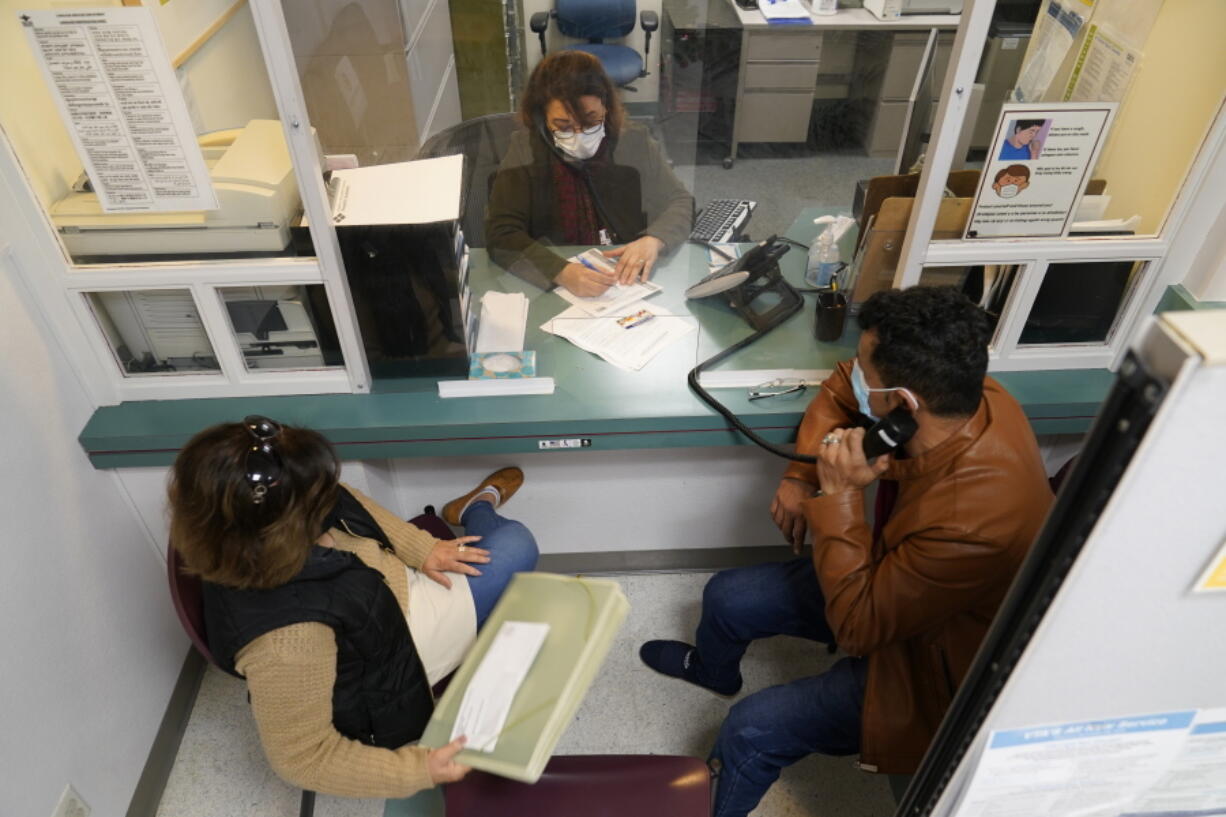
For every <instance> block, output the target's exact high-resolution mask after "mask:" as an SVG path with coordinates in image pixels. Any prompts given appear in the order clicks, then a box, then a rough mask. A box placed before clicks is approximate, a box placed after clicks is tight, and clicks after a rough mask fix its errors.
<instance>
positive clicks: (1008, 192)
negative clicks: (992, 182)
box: [1000, 184, 1022, 199]
mask: <svg viewBox="0 0 1226 817" xmlns="http://www.w3.org/2000/svg"><path fill="white" fill-rule="evenodd" d="M1020 192H1022V190H1021V188H1019V187H1018V186H1017V185H1016V184H1006V185H1005V186H1004V187H1002V188H1000V197H1001V198H1002V199H1011V198H1013V197H1014V196H1016V195H1017V194H1018V193H1020Z"/></svg>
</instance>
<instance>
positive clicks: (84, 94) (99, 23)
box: [17, 7, 218, 213]
mask: <svg viewBox="0 0 1226 817" xmlns="http://www.w3.org/2000/svg"><path fill="white" fill-rule="evenodd" d="M17 19H18V22H19V23H20V24H21V26H22V27H23V29H24V30H25V32H26V37H27V40H28V41H29V43H30V47H31V48H32V49H33V51H34V55H35V56H36V57H37V58H38V62H39V66H40V68H41V69H42V73H43V77H44V79H45V80H46V82H47V86H48V88H49V89H50V90H51V94H52V96H53V97H54V98H55V102H56V105H57V106H58V108H59V111H60V117H61V119H63V121H64V126H65V127H66V128H67V129H68V134H69V136H70V137H72V141H73V144H74V145H75V146H76V149H77V155H78V156H79V158H80V159H81V163H82V164H83V165H84V166H85V172H86V173H87V174H88V176H89V179H90V183H91V185H92V187H93V190H94V192H95V193H97V194H98V201H99V203H100V204H101V205H102V209H103V210H104V211H105V212H108V213H140V212H154V211H171V210H216V209H217V207H218V205H217V196H216V194H215V193H214V190H213V184H212V179H211V178H210V176H209V169H208V166H207V165H206V164H205V161H204V155H203V154H202V153H201V152H200V146H199V144H198V143H197V141H196V134H195V131H194V130H193V128H192V124H191V118H190V116H189V115H188V112H187V105H186V103H185V102H184V100H183V91H182V89H181V88H180V87H179V82H178V80H177V79H176V78H175V73H174V69H173V68H172V67H171V65H170V58H169V57H168V56H167V55H166V47H165V46H164V45H163V43H162V37H161V34H160V33H159V32H158V28H157V23H156V22H155V21H154V19H153V12H152V10H151V9H148V8H137V7H128V8H101V9H85V8H69V9H63V10H43V11H23V12H21V13H19V14H18V15H17Z"/></svg>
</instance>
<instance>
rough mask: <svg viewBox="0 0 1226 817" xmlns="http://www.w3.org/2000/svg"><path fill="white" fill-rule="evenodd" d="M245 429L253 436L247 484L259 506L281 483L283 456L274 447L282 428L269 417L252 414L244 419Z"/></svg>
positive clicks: (252, 497) (254, 501)
mask: <svg viewBox="0 0 1226 817" xmlns="http://www.w3.org/2000/svg"><path fill="white" fill-rule="evenodd" d="M243 427H244V428H246V429H247V433H248V434H250V435H251V446H250V447H249V448H248V449H247V462H246V477H247V483H248V484H249V485H250V486H251V501H252V503H253V504H255V505H259V504H261V503H263V501H264V497H266V496H267V495H268V489H269V488H272V487H274V486H275V485H277V484H278V483H279V482H280V481H281V473H282V470H283V465H282V462H281V455H280V454H278V453H277V449H276V448H275V447H274V446H273V442H274V441H275V440H276V439H277V437H278V436H280V434H281V426H280V425H278V424H277V423H276V421H274V420H270V419H268V418H267V417H261V416H260V415H258V414H252V415H250V416H248V417H245V418H243Z"/></svg>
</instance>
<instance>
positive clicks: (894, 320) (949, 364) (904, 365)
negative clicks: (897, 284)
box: [858, 286, 990, 417]
mask: <svg viewBox="0 0 1226 817" xmlns="http://www.w3.org/2000/svg"><path fill="white" fill-rule="evenodd" d="M858 320H859V323H860V329H861V330H863V331H866V332H867V331H868V330H870V329H872V330H875V331H876V333H877V346H876V348H874V349H873V352H872V356H871V359H872V363H873V366H874V367H876V369H877V371H878V372H879V373H880V374H881V379H882V380H883V381H884V385H885V386H904V387H906V388H908V389H910V390H911V391H913V392H915V393H916V394H918V395H919V396H920V397H923V398H924V401H925V402H926V403H927V404H928V409H929V411H931V412H932V413H933V414H936V415H939V416H945V417H955V416H966V415H968V414H974V413H975V411H976V410H977V409H978V408H979V401H980V399H981V398H982V397H983V378H984V376H985V375H986V374H987V371H988V339H989V336H990V330H989V326H988V317H987V314H986V313H985V312H984V311H983V310H982V309H980V308H979V307H978V306H976V305H975V304H974V303H972V302H971V301H970V300H969V299H968V298H967V297H966V296H965V295H963V294H962V293H961V292H959V291H958V290H957V289H955V288H953V287H925V286H917V287H912V288H910V289H904V290H888V291H885V292H877V293H874V294H873V295H872V296H871V297H870V298H869V299H868V300H867V301H865V302H864V305H863V306H862V307H861V308H860V315H859V318H858Z"/></svg>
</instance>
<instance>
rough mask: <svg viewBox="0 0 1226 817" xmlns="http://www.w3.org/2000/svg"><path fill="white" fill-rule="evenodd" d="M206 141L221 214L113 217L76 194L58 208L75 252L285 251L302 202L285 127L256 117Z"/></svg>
mask: <svg viewBox="0 0 1226 817" xmlns="http://www.w3.org/2000/svg"><path fill="white" fill-rule="evenodd" d="M201 142H202V151H203V153H204V158H205V163H206V164H207V165H208V167H209V175H210V176H211V178H212V180H213V188H214V190H215V191H216V192H217V201H218V204H219V205H220V207H219V209H217V210H190V211H178V212H156V213H106V212H104V211H103V210H102V205H101V204H100V203H99V201H98V196H97V194H95V193H93V192H90V191H88V190H83V189H82V190H74V192H72V193H69V194H68V195H67V196H65V197H64V198H62V199H60V200H59V201H58V202H56V203H55V204H53V205H52V206H51V208H50V213H51V221H52V223H53V224H54V225H55V228H56V230H57V231H58V232H59V233H60V235H61V236H62V238H63V241H64V245H65V246H66V247H67V248H68V251H69V252H70V253H71V254H72V255H73V256H74V257H81V256H104V257H110V256H116V257H124V256H142V255H193V256H194V255H209V254H233V253H243V252H256V253H258V252H266V253H277V252H281V251H283V250H285V248H286V246H288V244H289V239H290V229H289V228H290V223H291V222H292V221H293V220H294V219H295V218H296V217H297V215H298V214H299V213H300V212H301V211H302V205H301V199H300V198H299V196H298V182H297V179H296V178H295V177H294V168H293V164H292V163H291V162H290V157H289V150H288V148H287V147H286V144H285V136H284V134H283V133H282V131H281V123H280V122H278V121H276V120H275V119H253V120H251V121H250V122H248V123H247V126H246V127H244V128H239V129H236V130H233V131H228V132H225V133H223V134H209V135H206V136H205V137H202V139H201Z"/></svg>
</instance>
